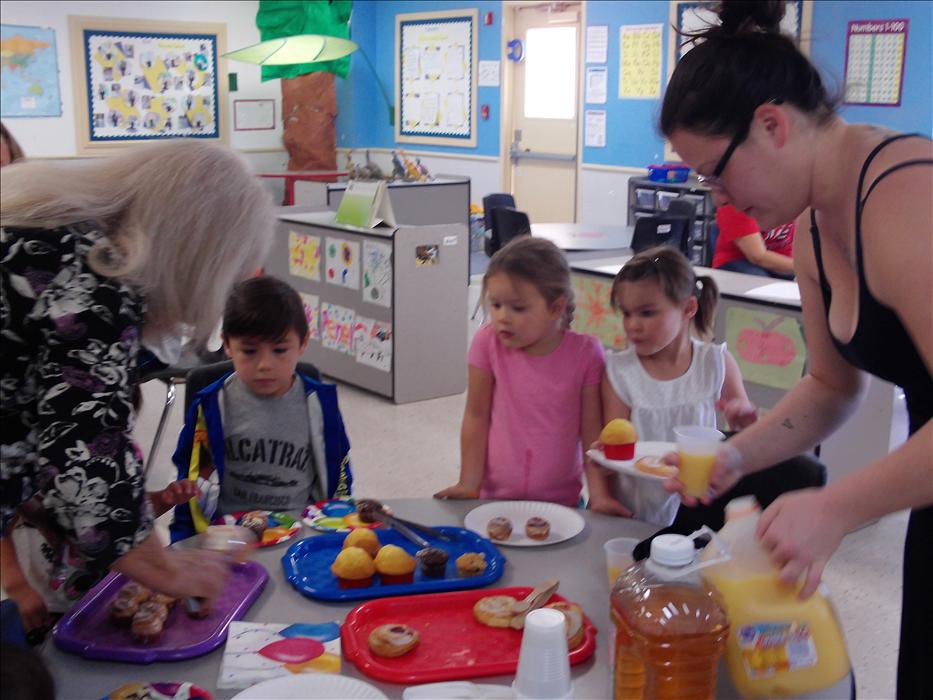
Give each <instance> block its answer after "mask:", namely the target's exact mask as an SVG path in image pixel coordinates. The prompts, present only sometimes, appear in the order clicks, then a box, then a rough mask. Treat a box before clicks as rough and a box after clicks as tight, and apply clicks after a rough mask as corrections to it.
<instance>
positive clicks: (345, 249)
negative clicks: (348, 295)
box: [325, 238, 360, 289]
mask: <svg viewBox="0 0 933 700" xmlns="http://www.w3.org/2000/svg"><path fill="white" fill-rule="evenodd" d="M325 249H326V251H327V254H326V259H327V281H328V282H330V283H331V284H336V285H339V286H341V287H346V288H347V289H359V288H360V244H359V243H357V242H355V241H347V240H344V239H343V238H327V239H326V245H325Z"/></svg>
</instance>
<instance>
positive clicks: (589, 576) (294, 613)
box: [42, 499, 655, 700]
mask: <svg viewBox="0 0 933 700" xmlns="http://www.w3.org/2000/svg"><path fill="white" fill-rule="evenodd" d="M387 503H388V504H389V505H391V507H392V508H393V509H394V510H395V511H396V512H397V513H398V514H399V515H400V516H402V517H406V518H409V519H411V520H417V521H420V522H423V523H425V524H433V525H461V526H462V524H463V517H464V516H465V515H466V514H467V513H468V512H469V511H470V510H472V509H473V508H475V507H476V506H477V505H479V504H480V503H481V502H480V501H436V500H432V499H404V500H390V501H387ZM581 513H582V514H583V516H584V518H585V519H586V528H585V529H584V530H583V532H581V533H580V534H579V535H577V536H576V537H575V538H573V539H572V540H569V541H567V542H562V543H560V544H555V545H550V546H547V547H501V548H500V549H501V552H502V554H503V555H504V556H505V557H506V559H507V560H508V564H507V565H506V568H505V574H504V575H503V576H502V578H501V579H499V581H498V582H496V583H495V584H493V586H494V587H507V586H526V585H529V586H533V585H535V584H537V583H540V582H541V581H544V580H545V579H548V578H558V579H560V590H559V592H560V593H561V594H562V595H563V596H565V597H566V598H568V599H569V600H573V601H576V602H578V603H580V605H582V606H583V609H584V611H585V612H586V614H587V616H588V617H589V618H590V620H592V622H593V624H595V625H596V627H597V628H598V630H599V635H598V636H597V642H596V653H595V654H594V656H593V657H592V658H591V659H589V660H588V661H586V662H584V663H582V664H579V665H577V666H574V667H572V668H573V678H574V688H575V696H576V697H577V698H607V697H609V660H610V653H609V649H608V643H607V640H608V636H609V635H608V632H609V586H608V582H607V580H606V560H605V556H604V554H603V549H602V547H603V542H605V541H606V540H608V539H611V538H613V537H625V536H628V537H638V538H644V537H647V536H648V535H650V534H651V533H652V532H653V531H654V530H655V528H653V527H652V526H650V525H647V524H645V523H641V522H638V521H633V520H625V519H620V518H612V517H608V516H603V515H598V514H594V513H592V512H589V511H581ZM302 534H303V535H311V536H314V534H316V533H314V532H313V531H312V530H309V529H307V528H305V530H304V532H303V533H302ZM287 547H288V545H287V544H282V545H279V546H277V547H269V548H266V549H260V550H257V555H256V557H255V560H256V561H258V562H260V563H262V564H263V565H264V566H265V567H266V568H267V569H268V571H269V581H268V583H267V584H266V587H265V589H264V590H263V592H262V594H261V595H260V597H259V599H258V600H257V601H256V602H255V603H254V604H253V606H252V607H251V608H250V609H249V611H248V612H247V613H246V616H245V618H244V619H245V620H251V621H254V622H272V623H288V622H298V621H300V622H308V623H315V622H328V621H330V620H342V619H343V617H344V616H345V615H346V614H347V613H348V612H349V611H350V610H351V609H352V608H354V607H355V606H356V605H358V604H359V602H354V603H346V604H337V603H325V602H321V601H317V600H312V599H310V598H306V597H304V596H302V595H301V594H300V593H298V592H297V591H296V590H295V589H294V588H292V587H291V585H290V584H288V583H287V582H286V581H285V579H284V576H283V573H282V565H281V563H280V559H281V557H282V555H283V554H284V553H285V550H286V549H287ZM42 654H43V656H44V658H45V661H46V663H47V664H48V666H49V669H50V670H51V672H52V674H53V676H54V677H55V683H56V685H57V688H58V697H59V699H60V700H66V699H70V698H80V699H81V700H85V699H93V700H96V699H97V698H101V697H103V696H104V695H105V694H106V693H108V692H109V691H111V690H114V689H115V688H118V687H119V686H121V685H123V684H124V683H129V682H130V681H135V680H139V681H191V682H193V683H195V684H197V685H199V686H201V687H202V688H204V689H205V690H208V691H210V692H212V693H214V697H215V698H218V699H220V698H230V697H232V696H234V695H236V693H237V692H239V691H236V690H215V688H216V683H217V676H218V674H219V672H220V662H221V658H222V656H223V646H222V645H221V646H220V647H218V648H217V649H215V650H214V651H213V652H211V653H210V654H207V655H205V656H201V657H198V658H195V659H189V660H187V661H176V662H169V663H156V664H152V665H149V666H140V665H136V664H127V663H112V662H108V661H92V660H87V659H84V658H81V657H79V656H75V655H73V654H67V653H65V652H62V651H60V650H59V649H58V648H56V647H55V646H54V643H53V642H51V641H47V642H46V643H45V646H44V648H43V650H42ZM341 673H343V674H344V675H347V676H352V677H354V678H360V679H362V680H365V681H367V682H368V683H372V684H373V685H376V686H378V687H380V688H381V689H382V691H383V692H384V693H385V694H386V695H387V696H389V697H390V698H400V697H401V696H402V691H403V690H404V689H405V687H406V686H403V685H393V684H389V683H379V682H377V681H373V680H372V679H370V678H368V677H366V676H364V675H363V674H361V673H360V672H359V671H358V670H357V669H356V667H355V666H354V665H353V664H352V663H350V662H349V661H347V660H346V659H344V662H343V667H342V670H341ZM474 680H475V681H476V682H479V683H496V684H503V685H505V684H510V683H511V682H512V680H513V677H512V676H494V677H490V678H482V679H474Z"/></svg>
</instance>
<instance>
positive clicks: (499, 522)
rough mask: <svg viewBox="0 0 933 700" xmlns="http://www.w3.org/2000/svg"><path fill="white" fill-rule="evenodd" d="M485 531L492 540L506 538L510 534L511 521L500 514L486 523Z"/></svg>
mask: <svg viewBox="0 0 933 700" xmlns="http://www.w3.org/2000/svg"><path fill="white" fill-rule="evenodd" d="M486 532H488V533H489V538H490V539H493V540H500V541H501V540H507V539H509V537H510V536H511V535H512V522H511V521H510V520H509V519H508V518H503V517H501V516H499V517H496V518H493V519H492V520H490V521H489V522H488V523H486Z"/></svg>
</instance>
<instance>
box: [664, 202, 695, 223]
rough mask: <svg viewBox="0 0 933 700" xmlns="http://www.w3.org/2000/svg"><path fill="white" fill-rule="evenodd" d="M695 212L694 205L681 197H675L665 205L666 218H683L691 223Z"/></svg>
mask: <svg viewBox="0 0 933 700" xmlns="http://www.w3.org/2000/svg"><path fill="white" fill-rule="evenodd" d="M696 210H697V208H696V205H695V204H694V203H693V202H691V201H690V200H689V199H684V198H683V197H676V198H674V199H672V200H671V201H670V202H668V205H667V215H668V216H685V217H687V219H688V220H690V221H693V219H694V217H696Z"/></svg>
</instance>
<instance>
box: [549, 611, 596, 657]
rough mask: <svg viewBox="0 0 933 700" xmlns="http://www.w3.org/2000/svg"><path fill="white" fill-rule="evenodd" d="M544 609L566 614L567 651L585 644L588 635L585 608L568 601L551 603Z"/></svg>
mask: <svg viewBox="0 0 933 700" xmlns="http://www.w3.org/2000/svg"><path fill="white" fill-rule="evenodd" d="M544 607H546V608H553V609H554V610H559V611H560V612H562V613H563V614H564V623H565V626H566V628H567V649H569V650H571V651H572V650H574V649H576V648H577V647H578V646H580V644H582V643H583V637H584V636H585V635H586V628H585V627H584V624H583V608H581V607H580V606H579V605H577V604H576V603H569V602H567V601H566V600H562V601H559V602H557V603H550V604H548V605H545V606H544Z"/></svg>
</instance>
